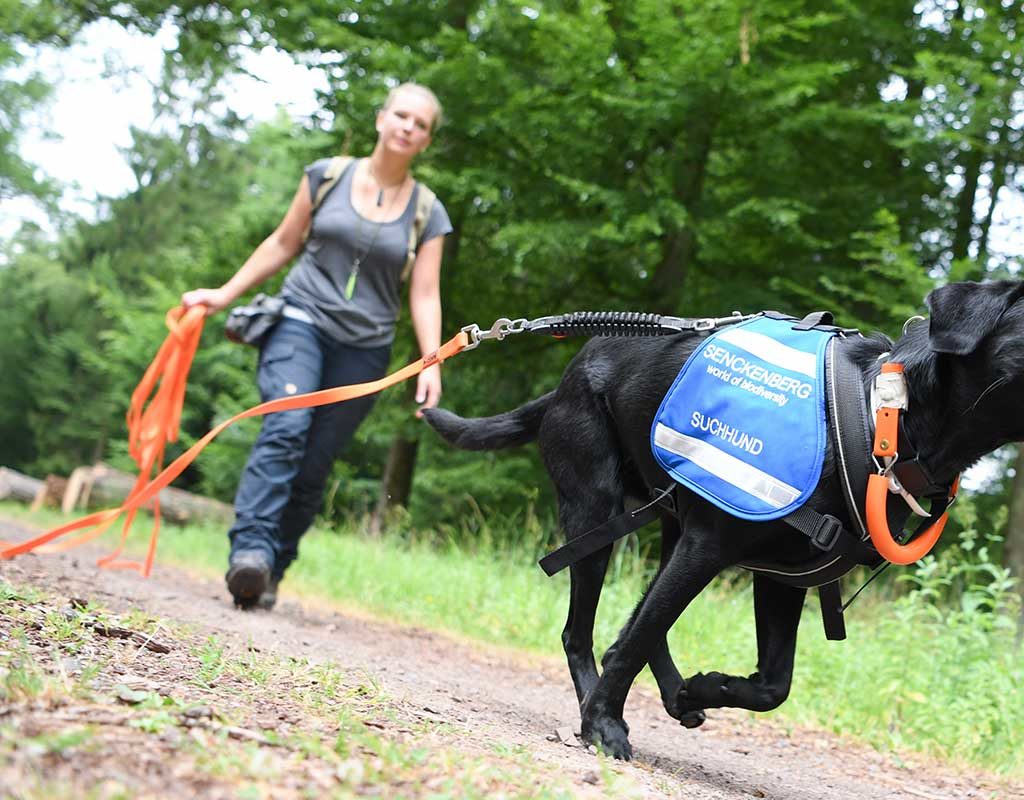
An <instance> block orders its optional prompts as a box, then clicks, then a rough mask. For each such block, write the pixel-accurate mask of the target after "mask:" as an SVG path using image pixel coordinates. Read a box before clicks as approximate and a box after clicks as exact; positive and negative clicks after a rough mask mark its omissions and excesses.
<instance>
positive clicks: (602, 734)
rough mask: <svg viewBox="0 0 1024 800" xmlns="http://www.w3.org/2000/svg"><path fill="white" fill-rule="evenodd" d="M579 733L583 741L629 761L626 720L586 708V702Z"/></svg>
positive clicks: (630, 749) (631, 752) (630, 752)
mask: <svg viewBox="0 0 1024 800" xmlns="http://www.w3.org/2000/svg"><path fill="white" fill-rule="evenodd" d="M580 735H581V737H582V738H583V740H584V741H585V742H589V743H590V744H592V745H594V746H595V747H597V748H598V749H600V750H603V751H604V752H606V753H608V754H609V755H611V756H613V757H614V758H617V759H619V760H621V761H629V760H630V759H631V758H632V757H633V748H632V746H631V745H630V744H629V725H627V724H626V721H625V720H624V719H621V718H618V719H617V718H615V717H612V716H611V715H609V714H604V713H599V712H595V711H594V710H593V709H588V708H587V703H584V713H583V717H582V724H581V725H580Z"/></svg>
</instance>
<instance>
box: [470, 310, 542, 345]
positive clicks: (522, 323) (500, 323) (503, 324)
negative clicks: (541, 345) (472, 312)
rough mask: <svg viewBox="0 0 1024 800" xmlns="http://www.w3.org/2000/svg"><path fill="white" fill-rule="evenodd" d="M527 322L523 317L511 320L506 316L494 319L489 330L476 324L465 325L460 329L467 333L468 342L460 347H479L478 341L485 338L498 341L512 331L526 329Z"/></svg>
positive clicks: (517, 331) (520, 331)
mask: <svg viewBox="0 0 1024 800" xmlns="http://www.w3.org/2000/svg"><path fill="white" fill-rule="evenodd" d="M527 322H528V320H527V319H525V318H520V319H515V320H513V319H509V318H508V317H501V318H500V319H496V320H495V321H494V324H493V325H491V328H490V330H483V329H481V328H480V326H479V325H476V324H473V325H467V326H466V327H464V328H463V329H462V330H463V332H464V333H466V334H467V335H468V337H469V344H468V345H466V346H465V347H464V348H462V349H463V350H473V349H474V348H476V347H479V345H480V342H482V341H484V340H485V339H495V340H496V341H499V342H500V341H501V340H502V339H504V338H505V337H506V336H510V335H511V334H513V333H522V332H523V331H525V330H526V323H527Z"/></svg>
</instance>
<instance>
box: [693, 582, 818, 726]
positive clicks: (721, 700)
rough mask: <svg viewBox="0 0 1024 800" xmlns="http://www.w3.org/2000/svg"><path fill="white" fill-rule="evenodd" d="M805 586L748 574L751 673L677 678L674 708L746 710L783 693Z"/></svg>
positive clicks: (771, 703)
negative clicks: (753, 631) (753, 646)
mask: <svg viewBox="0 0 1024 800" xmlns="http://www.w3.org/2000/svg"><path fill="white" fill-rule="evenodd" d="M806 594H807V590H806V589H799V588H796V587H794V586H787V585H785V584H782V583H778V582H776V581H773V580H771V579H770V578H767V577H765V576H764V575H760V574H757V575H754V616H755V618H756V621H757V672H755V673H754V674H753V675H751V676H749V677H746V678H742V677H739V676H735V675H724V674H722V673H720V672H709V673H706V674H704V673H698V674H697V675H693V676H692V677H690V678H687V679H686V680H685V681H684V682H683V688H682V689H681V690H680V692H679V700H678V704H677V705H678V707H679V709H680V710H681V711H686V710H690V709H694V710H696V709H705V708H721V707H723V706H728V707H731V708H747V709H750V710H751V711H770V710H771V709H773V708H777V707H778V706H779V705H781V704H782V702H783V701H784V700H785V699H786V697H788V696H789V687H790V684H791V683H792V680H793V660H794V656H795V654H796V634H797V629H798V627H799V625H800V613H801V611H803V606H804V596H805V595H806Z"/></svg>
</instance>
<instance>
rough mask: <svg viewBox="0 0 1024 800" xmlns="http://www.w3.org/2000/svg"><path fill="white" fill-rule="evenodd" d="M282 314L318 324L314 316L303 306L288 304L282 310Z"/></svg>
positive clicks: (311, 323)
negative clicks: (314, 320)
mask: <svg viewBox="0 0 1024 800" xmlns="http://www.w3.org/2000/svg"><path fill="white" fill-rule="evenodd" d="M281 316H283V317H288V319H295V320H298V321H299V322H305V323H306V324H307V325H314V324H316V323H314V322H313V318H312V317H311V316H310V315H309V313H308V312H306V311H303V310H302V309H301V308H296V307H295V306H288V305H286V306H285V307H284V309H283V310H282V311H281Z"/></svg>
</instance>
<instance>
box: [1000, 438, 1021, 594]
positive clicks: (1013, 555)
mask: <svg viewBox="0 0 1024 800" xmlns="http://www.w3.org/2000/svg"><path fill="white" fill-rule="evenodd" d="M1003 565H1004V566H1006V567H1008V568H1009V570H1010V572H1011V573H1013V575H1014V577H1015V578H1017V581H1018V583H1017V591H1018V592H1019V593H1020V595H1021V600H1022V601H1024V446H1022V447H1020V448H1019V449H1018V452H1017V471H1016V474H1015V475H1014V477H1013V492H1012V494H1011V495H1010V514H1009V519H1007V521H1006V543H1005V545H1004V546H1003Z"/></svg>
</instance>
